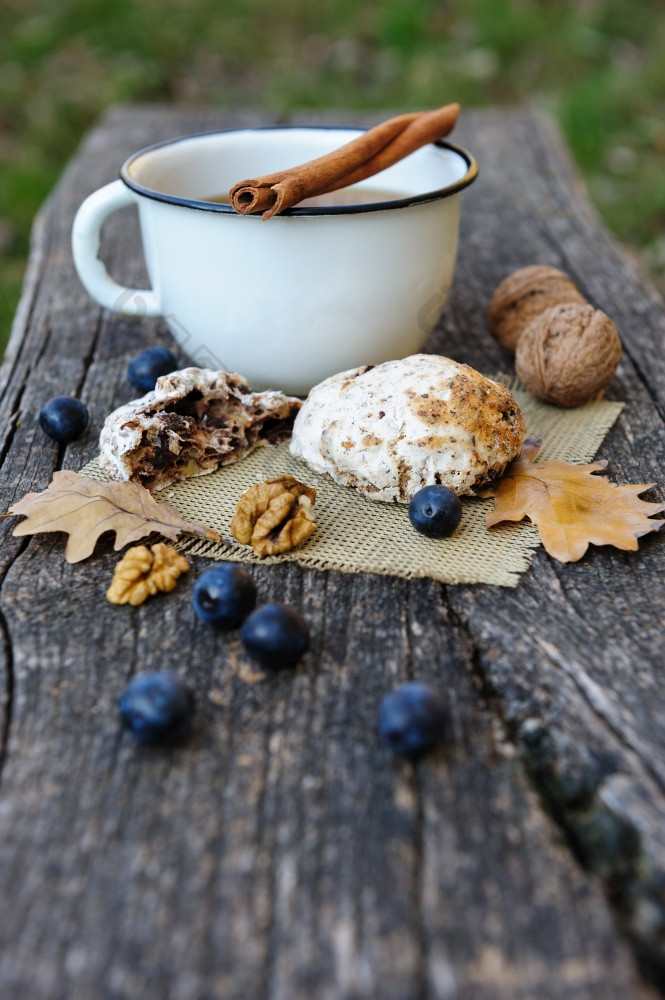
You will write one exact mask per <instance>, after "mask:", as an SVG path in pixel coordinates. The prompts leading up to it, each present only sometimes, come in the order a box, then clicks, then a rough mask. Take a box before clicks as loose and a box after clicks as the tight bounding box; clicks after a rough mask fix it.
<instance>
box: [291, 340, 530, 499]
mask: <svg viewBox="0 0 665 1000" xmlns="http://www.w3.org/2000/svg"><path fill="white" fill-rule="evenodd" d="M525 432H526V427H525V423H524V418H523V417H522V414H521V412H520V409H519V406H518V405H517V403H516V401H515V399H514V398H513V397H512V395H511V394H510V392H509V391H508V390H507V389H506V387H505V386H504V385H501V384H500V383H499V382H493V381H491V379H488V378H485V377H484V376H483V375H481V374H480V373H479V372H477V371H474V369H473V368H470V367H469V366H468V365H460V364H457V363H456V362H455V361H451V360H450V359H449V358H444V357H440V356H439V355H436V354H415V355H413V356H412V357H409V358H404V359H403V360H402V361H387V362H385V363H384V364H382V365H378V366H376V367H367V368H356V369H353V370H352V371H348V372H342V373H341V374H340V375H334V376H333V377H332V378H329V379H326V380H325V382H321V383H320V385H317V386H315V387H314V388H313V389H312V390H311V392H310V394H309V396H308V397H307V399H306V401H305V403H304V404H303V407H302V409H301V410H300V412H299V414H298V416H297V418H296V421H295V424H294V427H293V437H292V438H291V445H290V447H291V452H292V454H293V455H295V456H296V457H298V458H300V459H303V460H304V461H305V462H306V463H307V464H308V465H309V466H310V467H311V468H312V469H314V470H315V471H316V472H325V473H327V474H328V475H329V476H330V477H331V478H332V479H334V480H335V482H337V483H341V484H345V485H348V486H353V487H355V489H357V490H358V492H359V493H362V494H364V495H365V496H367V497H369V498H370V499H371V500H389V501H390V500H396V501H398V502H399V503H408V501H409V500H410V499H411V498H412V497H413V495H414V494H415V493H416V492H417V491H418V490H420V489H421V488H422V487H423V486H430V485H433V484H440V485H443V486H448V487H450V489H452V490H454V491H455V493H457V494H463V493H470V492H471V491H472V489H473V488H474V487H476V486H481V485H483V484H486V483H488V482H491V481H492V480H493V479H495V478H497V477H498V476H500V475H501V473H502V472H503V470H504V469H505V467H506V465H507V464H508V462H510V460H511V459H512V458H514V457H515V456H516V455H518V454H519V452H520V448H521V445H522V440H523V439H524V435H525Z"/></svg>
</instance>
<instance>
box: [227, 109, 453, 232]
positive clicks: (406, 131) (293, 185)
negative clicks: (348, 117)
mask: <svg viewBox="0 0 665 1000" xmlns="http://www.w3.org/2000/svg"><path fill="white" fill-rule="evenodd" d="M459 111H460V106H459V104H447V105H446V106H445V107H443V108H438V109H437V110H436V111H416V112H412V113H411V114H405V115H398V116H397V117H396V118H389V119H388V121H385V122H382V123H381V124H380V125H376V126H375V127H374V128H371V129H369V130H368V131H367V132H363V134H362V135H360V136H358V138H357V139H352V140H351V142H347V143H346V144H345V145H344V146H340V147H339V149H335V150H333V151H332V152H331V153H326V154H325V155H324V156H319V157H317V158H316V159H315V160H308V161H307V163H302V164H300V165H299V166H296V167H290V168H289V169H287V170H280V171H277V173H274V174H266V175H265V176H263V177H256V178H253V179H251V180H246V181H239V182H238V183H237V184H234V185H233V187H232V188H231V190H230V192H229V201H230V203H231V205H232V206H233V208H234V209H235V210H236V212H239V213H241V214H242V215H248V214H249V213H251V212H261V213H262V218H263V219H271V218H272V217H273V215H276V214H277V213H278V212H284V211H285V210H286V209H287V208H292V206H293V205H296V204H297V203H298V202H299V201H302V200H303V198H312V197H314V196H315V195H319V194H328V193H329V192H331V191H337V190H338V189H339V188H342V187H346V186H347V185H348V184H356V183H357V182H358V181H362V180H365V178H367V177H371V176H373V175H374V174H377V173H378V172H379V171H380V170H385V169H386V167H390V166H392V164H393V163H397V161H398V160H401V159H403V158H404V157H405V156H408V155H409V153H413V152H415V150H416V149H420V147H421V146H425V145H426V144H427V143H428V142H434V141H435V140H436V139H441V138H442V137H443V136H444V135H448V133H449V132H450V131H451V130H452V128H453V126H454V125H455V122H456V121H457V117H458V115H459Z"/></svg>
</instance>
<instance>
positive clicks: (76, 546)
mask: <svg viewBox="0 0 665 1000" xmlns="http://www.w3.org/2000/svg"><path fill="white" fill-rule="evenodd" d="M18 514H21V515H25V516H26V518H27V520H25V521H22V522H21V524H17V525H16V527H15V528H14V531H13V534H14V535H35V534H39V533H40V532H44V531H64V532H66V533H67V534H68V535H69V538H68V539H67V548H66V549H65V559H66V560H67V562H69V563H75V562H80V561H81V560H82V559H87V558H88V556H91V555H92V553H93V551H94V548H95V545H96V544H97V541H98V539H99V537H100V535H103V534H104V532H106V531H114V532H115V544H114V546H113V547H114V549H115V550H116V552H117V551H118V549H121V548H123V547H124V546H125V545H128V544H129V543H130V542H136V541H137V540H138V539H139V538H144V537H145V536H146V535H150V534H151V533H152V532H157V534H160V535H163V536H164V537H165V538H170V539H171V541H175V540H176V539H177V537H178V535H180V534H183V533H184V534H188V535H198V536H199V538H210V539H211V540H212V541H215V542H220V541H222V537H221V535H219V534H218V533H217V532H216V531H213V530H212V528H209V527H208V526H207V525H205V524H201V522H199V521H188V520H186V519H185V518H184V517H183V516H182V514H181V513H180V512H179V511H178V510H176V508H175V507H172V506H171V504H168V503H162V502H161V501H159V500H155V499H154V497H153V496H152V494H151V493H149V492H148V490H146V489H145V487H143V486H139V485H138V483H100V482H97V481H96V480H94V479H87V478H86V477H85V476H80V475H79V474H78V473H77V472H70V471H65V472H55V473H54V474H53V479H52V480H51V482H50V483H49V485H48V487H47V488H46V489H45V490H44V491H43V492H42V493H28V494H27V495H26V496H24V497H23V499H21V500H19V501H18V502H17V503H15V504H13V506H12V507H10V509H9V510H8V511H7V513H6V514H2V515H0V517H3V518H4V517H10V516H14V515H18Z"/></svg>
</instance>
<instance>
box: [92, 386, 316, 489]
mask: <svg viewBox="0 0 665 1000" xmlns="http://www.w3.org/2000/svg"><path fill="white" fill-rule="evenodd" d="M300 406H301V401H300V400H299V399H295V398H294V397H292V396H285V395H283V393H281V392H250V389H249V386H248V385H247V383H246V382H245V380H244V378H243V377H242V376H241V375H236V374H235V373H233V372H215V371H211V370H210V369H208V368H184V369H183V370H182V371H178V372H172V373H171V374H170V375H163V376H162V377H161V378H159V379H157V384H156V386H155V388H154V389H153V391H152V392H149V393H147V394H146V395H145V396H143V398H142V399H136V400H134V401H133V402H131V403H127V404H126V405H125V406H121V407H119V409H117V410H115V411H114V412H113V413H112V414H111V415H110V416H109V417H107V418H106V421H105V423H104V427H103V428H102V433H101V436H100V439H99V447H100V455H99V464H100V466H101V468H102V469H104V471H105V472H107V473H108V474H109V476H110V477H111V478H112V479H117V480H120V481H121V482H125V481H127V480H132V481H133V482H137V483H141V484H142V485H143V486H147V487H148V488H150V489H158V490H160V489H162V488H163V487H164V486H167V485H168V484H169V483H173V482H176V480H178V479H185V478H187V477H189V476H204V475H206V474H207V473H209V472H214V471H215V469H218V468H219V467H220V466H222V465H228V464H229V463H231V462H235V461H237V459H239V458H243V457H244V456H245V455H248V454H249V452H250V451H253V450H254V448H256V447H258V445H261V444H279V443H280V442H282V441H286V440H288V438H289V437H290V435H291V428H292V426H293V420H294V417H295V415H296V413H297V412H298V410H299V409H300Z"/></svg>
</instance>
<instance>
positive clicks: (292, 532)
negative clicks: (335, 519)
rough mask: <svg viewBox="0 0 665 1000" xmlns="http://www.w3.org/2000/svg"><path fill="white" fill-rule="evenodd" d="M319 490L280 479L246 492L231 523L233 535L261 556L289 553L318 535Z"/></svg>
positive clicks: (287, 479) (285, 477) (286, 477)
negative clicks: (315, 505)
mask: <svg viewBox="0 0 665 1000" xmlns="http://www.w3.org/2000/svg"><path fill="white" fill-rule="evenodd" d="M315 500H316V490H315V489H314V488H313V487H311V486H305V485H304V484H303V483H300V482H298V480H297V479H294V478H293V476H278V477H277V478H276V479H267V480H266V481H265V482H264V483H257V484H256V485H255V486H251V487H250V488H249V489H248V490H245V492H244V493H243V495H242V496H241V497H240V500H239V501H238V505H237V507H236V512H235V514H234V515H233V520H232V521H231V533H232V535H233V536H234V538H237V540H238V541H239V542H241V543H242V544H243V545H251V546H252V548H253V549H254V551H255V552H256V554H257V555H259V556H274V555H279V554H280V553H282V552H289V551H290V550H291V549H294V548H296V546H298V545H301V544H302V543H303V542H305V541H307V539H308V538H309V537H310V535H312V534H313V533H314V530H315V528H316V525H315V523H314V519H313V517H312V504H313V503H314V501H315Z"/></svg>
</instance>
